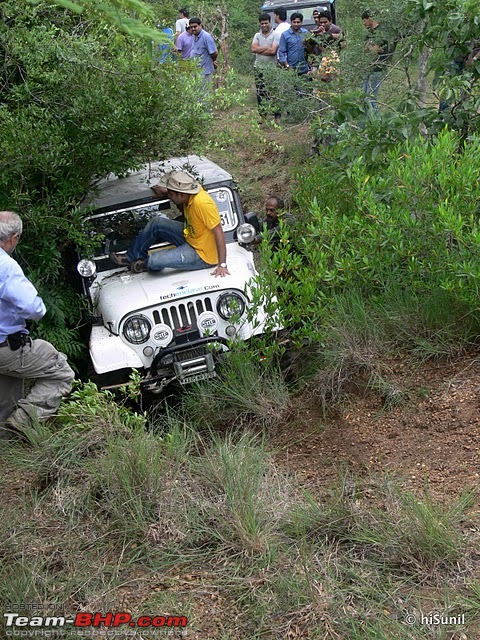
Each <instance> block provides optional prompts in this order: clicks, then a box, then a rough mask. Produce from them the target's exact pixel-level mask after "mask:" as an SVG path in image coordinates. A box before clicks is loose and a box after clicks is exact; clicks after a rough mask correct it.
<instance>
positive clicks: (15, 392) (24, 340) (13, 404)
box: [0, 211, 74, 439]
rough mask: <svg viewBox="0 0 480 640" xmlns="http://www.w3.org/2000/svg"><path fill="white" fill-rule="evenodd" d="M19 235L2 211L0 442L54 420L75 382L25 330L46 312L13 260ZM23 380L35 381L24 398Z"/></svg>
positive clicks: (16, 223)
mask: <svg viewBox="0 0 480 640" xmlns="http://www.w3.org/2000/svg"><path fill="white" fill-rule="evenodd" d="M22 229H23V225H22V221H21V219H20V217H19V216H18V215H17V214H16V213H13V212H12V211H0V439H8V438H9V436H10V435H11V433H12V431H15V430H18V431H21V428H22V425H27V424H30V425H31V424H32V422H33V424H35V422H36V421H37V420H39V421H41V420H46V419H47V418H50V417H52V416H54V415H55V413H56V412H57V409H58V407H59V405H60V401H61V399H62V397H63V396H65V395H67V393H69V392H70V389H71V388H72V382H73V378H74V373H73V371H72V369H71V368H70V367H69V365H68V362H67V358H66V356H65V355H64V354H63V353H60V352H59V351H57V350H56V349H55V347H54V346H53V345H51V344H50V343H49V342H46V341H45V340H38V339H37V340H32V338H30V336H29V333H28V330H27V328H26V321H27V320H40V318H42V317H43V316H44V315H45V312H46V309H45V305H44V304H43V300H42V299H41V298H40V296H39V295H38V293H37V290H36V289H35V287H34V286H33V284H32V283H31V282H30V280H28V279H27V278H26V277H25V275H24V273H23V271H22V268H21V267H20V265H19V264H18V262H17V261H16V260H15V259H14V258H12V253H13V252H14V251H15V249H16V247H17V244H18V242H19V240H20V236H21V235H22ZM25 379H29V380H33V381H34V384H33V385H31V386H30V388H29V390H28V392H27V394H26V395H25V393H24V385H23V383H24V380H25Z"/></svg>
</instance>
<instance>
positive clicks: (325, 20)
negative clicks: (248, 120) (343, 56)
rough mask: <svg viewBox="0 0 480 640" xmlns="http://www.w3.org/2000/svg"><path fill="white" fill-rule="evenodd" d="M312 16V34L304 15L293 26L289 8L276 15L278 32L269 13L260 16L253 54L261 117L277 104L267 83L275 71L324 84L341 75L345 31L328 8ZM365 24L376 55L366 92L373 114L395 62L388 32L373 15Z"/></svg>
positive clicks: (295, 15)
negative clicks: (388, 66) (286, 71)
mask: <svg viewBox="0 0 480 640" xmlns="http://www.w3.org/2000/svg"><path fill="white" fill-rule="evenodd" d="M312 15H313V19H314V21H315V28H314V29H313V30H312V31H308V30H307V29H305V28H303V26H302V24H303V15H302V13H300V12H294V13H292V14H291V16H290V23H288V22H287V11H286V9H285V8H284V7H277V8H276V9H274V11H273V18H274V21H275V23H276V28H274V27H273V25H272V24H271V17H270V14H269V13H262V14H261V15H260V18H259V22H260V31H259V32H258V33H256V34H255V36H254V38H253V41H252V45H251V51H252V53H254V54H255V62H254V71H255V84H256V91H257V102H258V107H259V111H260V113H261V114H263V113H264V112H265V110H266V107H267V103H268V102H269V101H270V99H271V98H272V96H271V91H269V90H268V89H267V86H266V80H265V75H266V74H267V73H268V72H266V68H268V66H269V65H274V66H278V67H283V68H284V69H293V70H295V72H296V74H297V75H298V76H306V77H307V78H309V79H311V78H318V79H320V80H321V81H322V82H329V81H331V80H333V79H334V78H335V76H336V75H337V74H338V63H339V52H340V49H341V48H342V47H344V46H345V39H344V34H343V31H342V28H341V27H339V26H338V25H336V24H334V23H333V19H332V14H331V13H330V12H329V11H325V10H324V8H323V7H317V8H316V9H314V11H313V14H312ZM362 21H363V25H364V27H365V28H366V30H367V34H366V42H365V49H366V51H367V52H368V53H369V54H371V63H370V65H369V69H368V73H367V76H366V77H365V81H364V83H363V91H364V93H365V96H366V104H367V108H371V109H373V110H374V111H376V110H377V96H378V92H379V89H380V85H381V82H382V80H383V77H384V74H385V70H386V64H385V63H386V61H387V60H388V59H389V58H390V57H391V55H392V49H391V47H390V45H389V43H388V40H387V38H386V35H385V33H384V30H383V28H382V27H381V25H380V24H379V23H378V22H377V21H376V20H374V19H373V18H372V17H371V15H370V13H369V12H364V13H363V14H362ZM273 111H274V115H275V117H277V116H278V115H279V111H278V107H274V109H273Z"/></svg>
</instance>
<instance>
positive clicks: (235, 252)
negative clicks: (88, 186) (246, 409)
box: [77, 156, 266, 393]
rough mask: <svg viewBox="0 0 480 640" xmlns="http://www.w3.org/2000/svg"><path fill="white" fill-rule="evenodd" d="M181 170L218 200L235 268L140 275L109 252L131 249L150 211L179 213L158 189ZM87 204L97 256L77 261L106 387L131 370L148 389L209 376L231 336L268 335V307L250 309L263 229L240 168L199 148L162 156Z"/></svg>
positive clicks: (107, 182) (93, 350)
mask: <svg viewBox="0 0 480 640" xmlns="http://www.w3.org/2000/svg"><path fill="white" fill-rule="evenodd" d="M173 169H180V170H183V171H188V172H189V173H190V174H191V175H193V176H194V177H195V178H196V179H197V180H199V181H200V182H201V183H202V185H203V187H204V189H206V190H207V191H208V193H209V194H210V195H211V196H212V198H213V199H214V200H215V202H216V203H217V206H218V209H219V211H220V217H221V220H222V227H223V231H224V233H225V240H226V243H227V264H228V269H229V271H230V275H227V276H225V277H223V278H221V277H217V278H215V277H214V276H212V275H211V273H212V271H213V270H214V268H212V269H203V270H200V271H179V270H173V269H164V270H163V271H162V272H160V273H149V272H146V273H132V272H131V271H129V270H127V268H126V267H118V266H116V265H115V264H113V263H112V262H111V260H110V258H109V254H110V252H112V251H113V252H116V253H118V252H123V251H126V249H127V248H128V246H129V244H130V242H131V240H132V239H133V238H134V237H135V236H136V235H137V233H138V232H139V231H141V229H143V227H144V226H145V225H146V223H147V222H148V220H149V219H150V218H151V217H153V216H167V217H169V218H176V217H178V216H179V215H180V212H179V211H178V210H177V208H176V207H175V205H174V204H173V203H172V202H171V201H170V200H169V199H166V198H164V197H161V196H158V195H156V194H155V193H154V192H153V191H152V190H151V188H150V187H151V186H153V185H156V184H157V183H158V180H159V178H160V176H161V175H162V174H164V173H166V172H168V171H171V170H173ZM85 206H87V207H88V211H89V213H87V215H86V222H87V229H88V232H89V233H90V234H91V236H92V237H94V236H96V235H97V234H101V244H100V246H99V247H98V250H96V251H95V255H94V256H92V257H91V258H90V259H82V260H80V262H79V263H78V266H77V270H78V272H79V274H80V275H81V277H82V287H83V291H84V293H85V295H86V296H87V298H88V301H89V308H90V313H91V317H92V330H91V335H90V345H89V347H90V357H91V361H92V364H93V368H94V370H95V372H96V374H97V377H98V378H99V381H100V386H102V387H110V388H111V387H115V386H118V385H120V384H123V383H124V382H125V381H127V380H128V377H129V374H130V372H131V370H132V369H138V370H139V371H140V372H141V373H142V376H143V380H142V383H141V387H142V390H143V391H144V392H153V393H159V392H160V391H161V390H162V389H163V388H164V387H165V386H166V385H167V384H169V383H171V382H173V381H178V382H179V383H181V384H187V383H190V382H193V381H197V380H201V379H205V378H210V377H213V376H215V375H216V366H217V363H218V360H219V357H220V356H221V354H222V353H223V352H224V351H226V350H227V349H228V347H229V344H230V343H231V342H232V341H234V340H248V339H249V338H251V337H252V336H254V335H258V334H261V333H262V331H263V327H264V324H265V320H266V318H265V315H264V311H263V309H262V308H257V309H256V310H255V314H254V316H253V317H252V316H251V315H250V314H248V313H247V312H248V310H249V304H250V293H249V287H250V285H251V284H252V280H253V278H254V277H255V275H256V271H255V266H254V263H253V256H252V253H251V252H250V251H248V250H247V249H246V248H245V246H243V245H244V244H248V243H249V242H251V240H252V239H253V237H254V236H255V229H254V228H253V227H252V225H250V224H248V223H246V222H245V218H244V214H243V211H242V206H241V203H240V198H239V195H238V192H237V190H236V188H235V184H234V182H233V179H232V176H231V175H230V174H229V173H227V172H226V171H225V170H223V169H222V168H221V167H219V166H218V165H216V164H215V163H213V162H211V161H210V160H208V159H206V158H201V157H198V156H188V157H184V158H173V159H171V160H168V161H164V162H154V163H151V164H148V165H145V166H144V168H143V169H142V170H140V171H137V172H133V173H130V174H129V175H128V176H126V177H117V176H115V175H110V176H108V177H107V178H106V179H104V180H102V181H100V182H99V183H98V184H97V185H96V188H95V190H94V191H93V192H92V194H91V195H90V196H89V197H88V198H87V199H86V202H85ZM165 246H166V243H163V245H156V246H153V247H151V249H150V251H161V250H164V249H165ZM167 246H168V245H167Z"/></svg>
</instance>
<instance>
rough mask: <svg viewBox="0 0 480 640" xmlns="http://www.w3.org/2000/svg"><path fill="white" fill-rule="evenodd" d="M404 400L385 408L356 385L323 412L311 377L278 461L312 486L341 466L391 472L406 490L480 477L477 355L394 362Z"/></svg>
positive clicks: (455, 487) (457, 486)
mask: <svg viewBox="0 0 480 640" xmlns="http://www.w3.org/2000/svg"><path fill="white" fill-rule="evenodd" d="M394 371H395V372H394V385H395V387H396V388H397V389H401V390H402V398H403V401H402V402H400V403H399V404H398V406H396V407H395V408H393V409H390V410H386V409H385V406H384V404H385V403H384V398H382V397H381V394H379V393H376V392H372V391H371V390H368V389H367V390H363V391H362V390H361V389H360V388H357V389H356V390H355V392H354V393H350V394H349V395H348V396H347V397H346V398H345V399H344V402H343V404H342V406H341V407H340V408H339V409H338V410H337V411H336V413H335V415H332V416H329V417H325V415H324V413H323V412H322V408H321V406H320V403H319V402H318V401H317V394H316V388H315V383H314V382H311V383H310V384H309V387H308V389H307V390H306V391H305V392H304V393H302V394H301V395H300V396H298V397H297V399H296V409H295V412H296V417H295V416H294V418H293V424H290V425H289V426H288V429H283V428H280V429H279V433H278V443H277V444H278V446H279V449H280V452H279V453H278V454H277V456H276V459H277V462H278V463H280V464H281V465H282V466H284V467H286V468H288V469H289V470H290V471H292V472H294V473H295V474H298V476H299V477H300V478H301V479H302V480H303V482H304V483H305V484H306V485H308V486H310V487H315V486H317V487H320V486H321V485H326V484H329V483H330V482H331V480H332V478H333V477H335V476H336V474H337V472H338V469H339V467H340V466H342V467H343V468H345V466H346V467H347V468H348V469H350V470H351V471H352V472H354V473H355V475H358V474H362V473H363V474H368V473H371V472H379V471H381V472H390V473H392V474H395V476H397V477H400V478H403V480H404V481H405V483H406V486H407V487H409V488H410V489H415V490H421V489H422V488H426V487H428V489H429V491H430V492H431V494H432V495H433V496H434V497H436V498H440V499H448V498H450V497H451V498H454V497H458V495H459V494H461V493H462V491H464V490H470V489H474V488H475V487H477V486H478V484H479V481H480V357H479V355H478V354H473V355H470V356H468V357H465V358H462V359H460V360H457V361H455V362H451V363H445V362H438V363H430V364H426V365H423V366H419V367H418V368H417V369H412V368H411V365H409V364H405V363H402V362H397V363H395V369H394Z"/></svg>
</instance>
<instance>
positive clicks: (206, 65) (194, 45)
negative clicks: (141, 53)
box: [160, 8, 218, 83]
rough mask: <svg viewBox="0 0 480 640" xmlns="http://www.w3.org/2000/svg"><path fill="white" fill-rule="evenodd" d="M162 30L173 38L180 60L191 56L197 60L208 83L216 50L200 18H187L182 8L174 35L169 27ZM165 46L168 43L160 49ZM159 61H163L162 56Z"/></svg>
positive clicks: (186, 11)
mask: <svg viewBox="0 0 480 640" xmlns="http://www.w3.org/2000/svg"><path fill="white" fill-rule="evenodd" d="M163 31H164V32H165V33H167V32H168V35H169V37H171V38H172V39H173V42H174V47H175V51H176V52H177V53H178V55H180V57H181V59H182V60H187V59H189V58H193V59H195V60H196V61H197V63H198V65H199V67H200V68H201V69H202V75H203V79H204V82H205V83H208V82H209V81H210V79H211V77H212V73H213V72H214V71H215V69H216V68H217V64H218V63H217V58H218V50H217V47H216V45H215V41H214V39H213V37H212V36H211V34H210V33H208V32H207V31H205V29H204V28H203V24H202V21H201V19H200V18H196V17H193V18H189V11H188V9H186V8H182V9H180V10H179V17H178V19H177V21H176V22H175V36H174V34H173V30H172V29H171V28H170V27H166V28H165V29H163ZM165 46H166V47H168V45H160V50H161V51H162V47H165ZM160 62H164V59H163V57H162V56H161V57H160Z"/></svg>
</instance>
